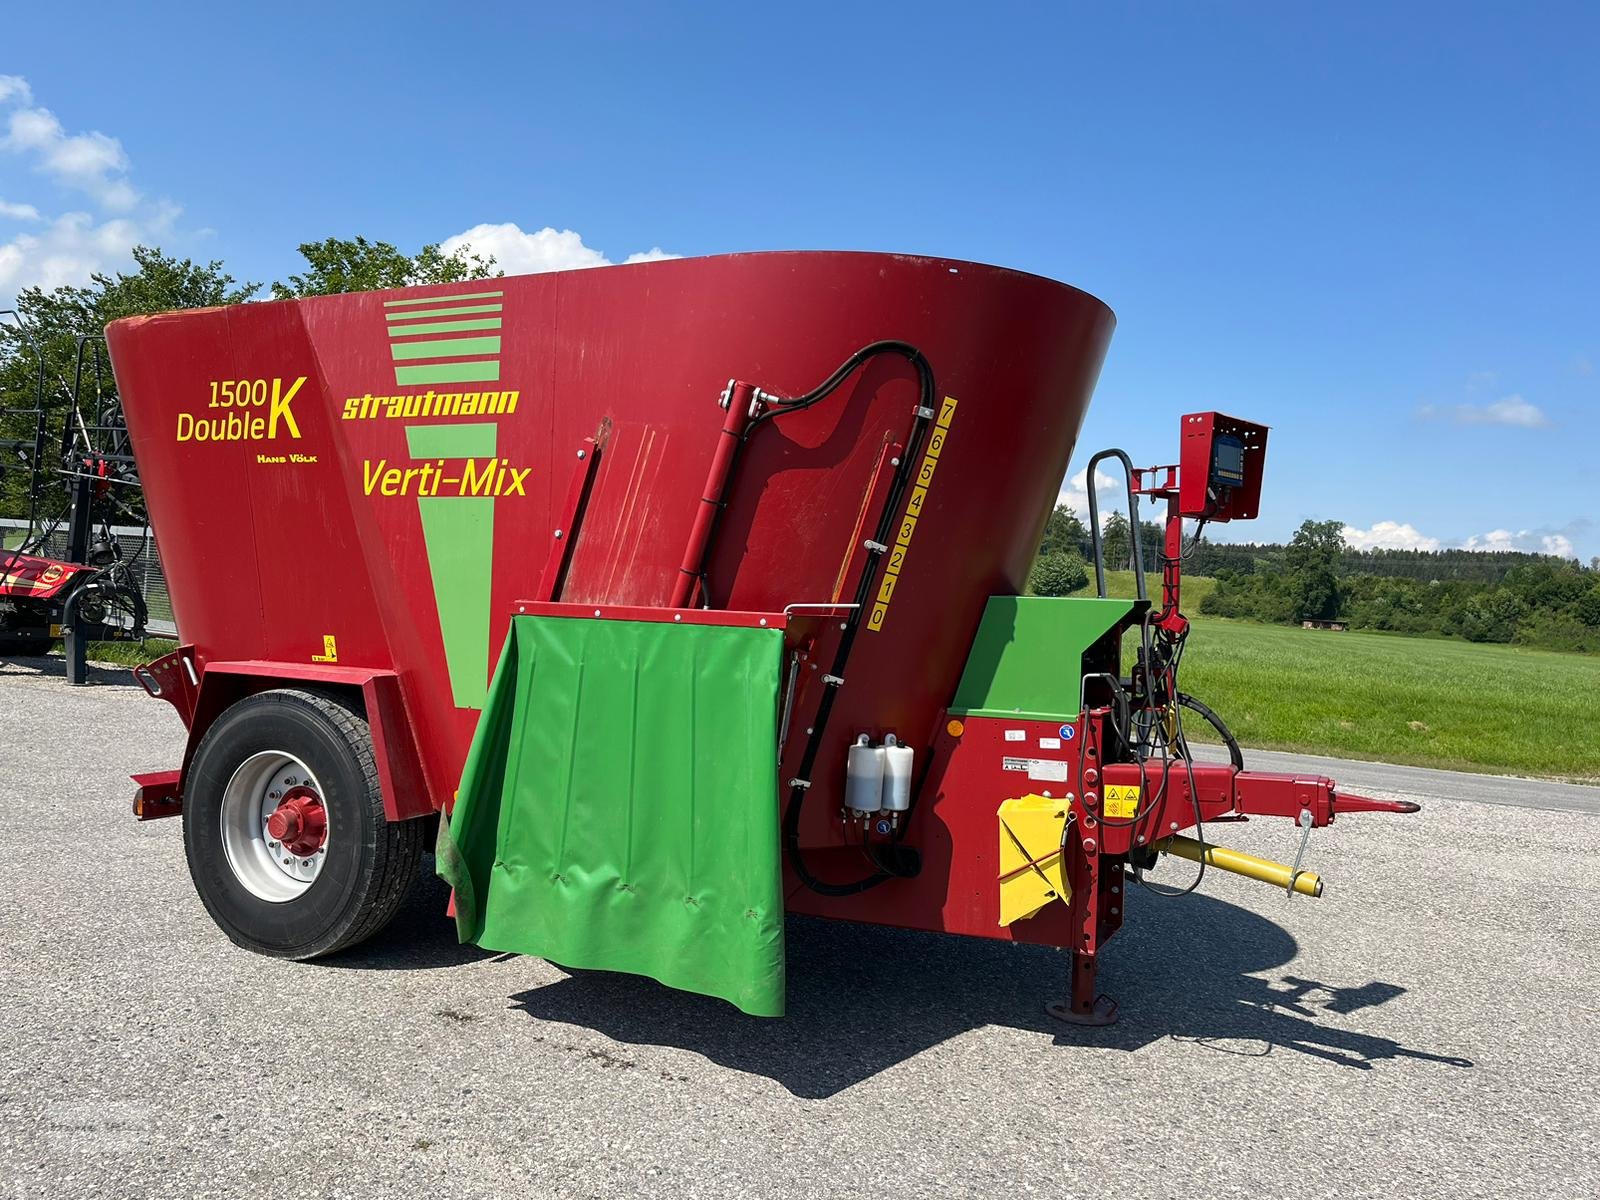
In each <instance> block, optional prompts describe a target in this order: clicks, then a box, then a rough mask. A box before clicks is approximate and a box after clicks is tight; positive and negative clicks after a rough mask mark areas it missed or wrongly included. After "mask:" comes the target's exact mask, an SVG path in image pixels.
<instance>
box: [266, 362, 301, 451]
mask: <svg viewBox="0 0 1600 1200" xmlns="http://www.w3.org/2000/svg"><path fill="white" fill-rule="evenodd" d="M305 381H306V377H305V376H304V375H302V376H300V378H299V379H296V380H295V381H294V383H292V384H290V385H289V390H288V391H287V392H285V391H284V390H283V380H281V379H274V380H273V381H272V409H271V411H270V412H269V414H268V416H267V436H268V437H277V436H278V420H279V418H282V420H283V423H284V425H286V426H287V427H288V430H289V436H290V437H292V438H294V439H295V440H297V441H298V440H299V438H300V426H298V425H296V424H295V420H294V412H293V411H292V410H291V409H290V407H289V406H290V405H291V404H293V403H294V398H295V393H297V392H298V391H299V390H300V388H301V385H303V384H304V383H305ZM256 419H257V420H260V418H259V417H258V418H256Z"/></svg>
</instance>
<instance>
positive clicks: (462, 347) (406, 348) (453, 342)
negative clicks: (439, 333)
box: [389, 334, 500, 362]
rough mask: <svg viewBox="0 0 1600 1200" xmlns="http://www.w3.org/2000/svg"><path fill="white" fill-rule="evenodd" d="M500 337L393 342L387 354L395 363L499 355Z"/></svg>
mask: <svg viewBox="0 0 1600 1200" xmlns="http://www.w3.org/2000/svg"><path fill="white" fill-rule="evenodd" d="M499 353H500V336H499V335H498V334H496V335H495V336H493V337H455V338H433V339H430V340H428V341H422V342H395V343H394V344H393V345H391V346H390V347H389V354H390V356H391V357H393V358H394V360H395V361H396V362H399V361H401V360H403V359H408V358H465V357H466V356H467V355H469V354H499Z"/></svg>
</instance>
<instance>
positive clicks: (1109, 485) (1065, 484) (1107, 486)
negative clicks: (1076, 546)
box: [1056, 467, 1128, 526]
mask: <svg viewBox="0 0 1600 1200" xmlns="http://www.w3.org/2000/svg"><path fill="white" fill-rule="evenodd" d="M1094 491H1095V498H1096V499H1097V500H1098V501H1099V502H1100V519H1101V520H1102V521H1104V520H1105V519H1106V517H1107V516H1108V515H1109V513H1110V511H1111V507H1112V505H1113V504H1117V503H1119V502H1120V506H1121V507H1123V508H1126V507H1127V500H1128V497H1127V493H1126V490H1125V489H1124V488H1123V487H1122V486H1121V485H1120V484H1119V483H1118V482H1117V480H1116V479H1114V478H1113V477H1112V476H1110V475H1108V474H1106V472H1104V471H1102V470H1100V468H1098V467H1096V468H1095V472H1094ZM1108 493H1109V494H1108ZM1056 503H1057V504H1065V505H1066V506H1067V507H1068V508H1070V509H1072V511H1073V512H1075V513H1076V514H1077V515H1078V519H1079V520H1080V521H1082V522H1083V523H1084V524H1085V525H1086V526H1087V525H1088V523H1089V469H1088V468H1087V467H1085V468H1084V469H1083V470H1081V471H1079V472H1078V473H1077V474H1076V475H1071V476H1068V477H1067V478H1066V479H1065V480H1063V481H1062V484H1061V491H1060V493H1059V494H1058V495H1057V496H1056Z"/></svg>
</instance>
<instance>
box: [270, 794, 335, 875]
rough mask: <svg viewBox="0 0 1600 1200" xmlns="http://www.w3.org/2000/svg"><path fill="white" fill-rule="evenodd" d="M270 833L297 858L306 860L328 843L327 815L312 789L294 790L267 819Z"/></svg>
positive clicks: (273, 838)
mask: <svg viewBox="0 0 1600 1200" xmlns="http://www.w3.org/2000/svg"><path fill="white" fill-rule="evenodd" d="M267 834H268V836H270V837H271V838H272V840H273V841H275V842H282V843H283V847H284V849H285V850H287V851H288V852H289V853H290V854H292V855H294V856H295V857H296V858H306V857H308V856H310V855H312V854H315V853H316V852H317V851H318V850H320V849H321V848H322V843H323V842H325V841H327V840H328V813H327V810H326V809H325V808H323V807H322V801H321V800H320V799H318V798H317V794H316V793H315V792H313V791H311V790H310V789H309V788H294V789H291V790H290V791H289V792H288V793H286V794H285V795H284V798H283V801H282V803H280V804H279V805H278V807H277V808H276V809H275V810H274V811H273V813H272V815H271V816H269V817H268V818H267Z"/></svg>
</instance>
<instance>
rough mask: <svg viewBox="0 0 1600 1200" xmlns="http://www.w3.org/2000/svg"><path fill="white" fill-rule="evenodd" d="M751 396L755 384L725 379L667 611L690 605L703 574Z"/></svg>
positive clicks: (751, 410) (751, 408)
mask: <svg viewBox="0 0 1600 1200" xmlns="http://www.w3.org/2000/svg"><path fill="white" fill-rule="evenodd" d="M755 395H756V389H755V385H753V384H749V383H741V382H739V381H738V380H735V379H730V380H728V390H727V391H726V392H725V393H724V397H725V400H726V404H727V409H728V415H727V416H726V417H724V418H723V420H722V432H721V434H720V435H719V436H718V438H717V450H716V453H715V454H714V455H713V456H712V458H711V470H710V472H708V473H707V475H706V485H705V487H704V489H702V491H701V493H700V507H699V509H698V510H696V512H695V516H694V526H693V527H692V528H691V529H690V530H689V541H688V542H687V544H686V545H685V546H684V548H683V565H682V566H680V567H679V568H678V582H677V583H676V584H675V585H674V587H673V589H672V602H671V604H670V605H669V607H671V608H687V607H689V605H690V604H692V603H693V602H694V594H695V589H696V588H697V587H698V586H699V584H700V576H701V575H702V573H703V572H704V571H705V562H706V550H707V549H708V548H709V547H710V545H711V532H712V530H713V529H714V528H715V527H716V523H717V514H718V513H719V512H721V511H722V505H723V497H724V496H725V495H726V494H727V490H728V477H729V476H730V475H731V474H732V473H733V460H734V458H735V457H736V456H737V455H738V453H739V446H740V444H741V443H742V442H743V441H744V431H745V426H747V425H749V424H750V418H751V417H752V416H754V415H755V407H756V399H755Z"/></svg>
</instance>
